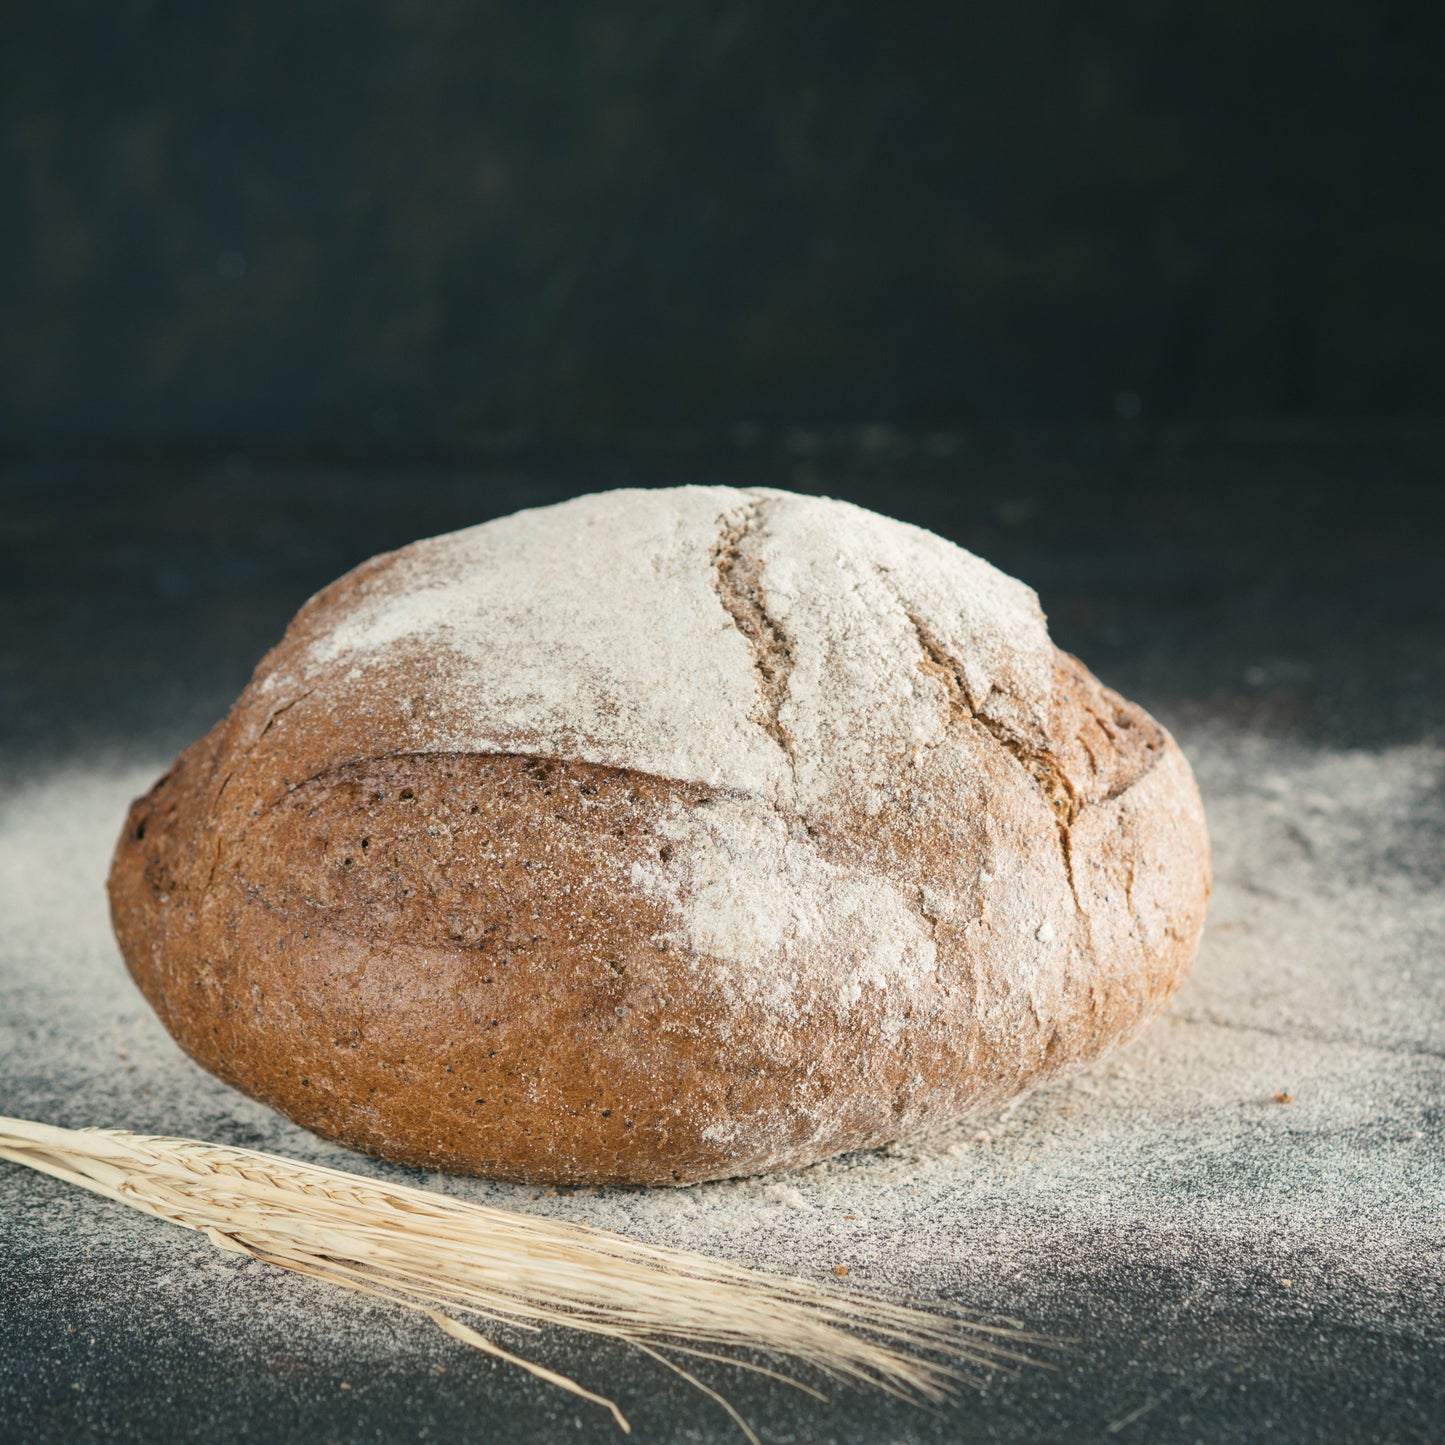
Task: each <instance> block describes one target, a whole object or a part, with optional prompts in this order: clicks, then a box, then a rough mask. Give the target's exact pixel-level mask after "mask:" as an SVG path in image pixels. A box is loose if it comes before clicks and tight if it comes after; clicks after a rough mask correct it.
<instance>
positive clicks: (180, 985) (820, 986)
mask: <svg viewBox="0 0 1445 1445" xmlns="http://www.w3.org/2000/svg"><path fill="white" fill-rule="evenodd" d="M1208 886H1209V883H1208V844H1207V838H1206V835H1205V830H1204V821H1203V814H1202V810H1201V808H1200V804H1199V799H1198V794H1197V791H1196V789H1195V787H1194V783H1193V779H1192V777H1191V775H1190V773H1189V769H1188V765H1187V763H1185V761H1184V759H1183V757H1182V755H1181V754H1180V753H1179V751H1178V749H1177V747H1176V746H1175V745H1174V743H1173V740H1172V739H1171V738H1170V737H1169V736H1168V734H1167V733H1166V732H1164V730H1163V729H1162V728H1160V727H1159V726H1158V725H1157V724H1156V723H1154V722H1153V720H1152V719H1150V718H1149V717H1148V716H1147V714H1145V713H1144V712H1143V711H1142V710H1140V709H1139V708H1137V707H1135V706H1133V705H1132V704H1130V703H1128V702H1126V701H1125V700H1123V699H1122V698H1120V697H1118V696H1117V695H1116V694H1114V693H1112V692H1110V691H1109V690H1108V689H1107V688H1104V687H1103V686H1102V685H1100V684H1099V683H1098V682H1097V681H1096V680H1095V679H1094V678H1093V677H1092V676H1091V675H1090V674H1089V673H1088V671H1087V670H1086V669H1085V668H1084V667H1083V666H1082V664H1080V663H1078V662H1077V661H1076V660H1075V659H1073V658H1070V657H1068V656H1066V655H1065V654H1063V653H1059V652H1058V651H1057V650H1056V649H1054V648H1053V646H1052V644H1051V643H1050V642H1049V640H1048V635H1047V631H1046V628H1045V624H1044V619H1043V615H1042V613H1041V612H1040V610H1039V607H1038V603H1037V599H1036V598H1035V597H1034V594H1033V593H1032V592H1031V591H1030V590H1029V589H1028V588H1026V587H1024V586H1023V585H1022V584H1020V583H1018V582H1015V581H1013V580H1012V579H1010V578H1008V577H1005V576H1004V575H1003V574H1002V573H999V572H998V571H996V570H995V569H994V568H992V567H990V566H988V564H987V563H984V562H982V561H980V560H979V559H978V558H976V557H973V556H971V555H970V554H969V553H966V552H964V551H962V550H961V549H959V548H957V547H954V546H952V545H951V544H950V543H947V542H945V541H943V540H942V539H940V538H937V537H934V536H932V535H931V534H929V533H927V532H923V531H921V530H919V529H917V528H913V527H908V526H905V525H904V524H901V523H897V522H892V521H888V520H886V519H884V518H881V517H878V516H875V515H873V514H871V513H868V512H864V511H862V510H860V509H858V508H856V507H851V506H848V505H847V504H844V503H840V502H831V501H826V500H822V499H817V498H807V497H799V496H794V495H791V494H789V493H783V492H773V491H762V490H756V491H738V490H734V489H731V488H706V487H684V488H676V489H669V490H664V491H624V492H613V493H603V494H599V495H596V496H591V497H583V498H579V499H577V500H576V501H573V502H568V503H564V504H562V505H560V506H557V507H550V508H543V509H539V510H536V511H531V512H523V513H518V514H516V515H515V516H512V517H507V518H503V519H501V520H500V521H497V522H492V523H487V524H485V525H483V526H480V527H476V528H472V529H470V530H468V531H465V532H460V533H455V534H452V535H450V536H447V537H439V538H433V539H430V540H428V541H425V542H419V543H416V544H414V545H413V546H411V547H407V548H404V549H402V550H401V551H399V552H395V553H390V554H387V555H385V556H382V557H379V558H375V559H373V560H372V561H370V562H368V563H366V564H364V565H363V566H362V567H360V568H358V569H356V571H354V572H352V573H350V574H348V575H347V576H346V577H343V578H342V579H340V580H339V581H338V582H336V583H334V584H333V585H332V586H330V587H328V588H327V589H325V590H324V591H323V592H321V593H320V594H318V595H317V596H316V597H315V598H313V599H312V600H311V602H309V603H308V604H307V605H306V606H305V607H304V608H303V609H302V610H301V612H300V613H299V614H298V616H297V618H296V619H295V620H294V621H293V623H292V625H291V627H290V628H289V629H288V632H287V634H286V636H285V638H283V640H282V642H281V643H280V644H279V645H278V646H277V647H276V648H275V649H274V650H273V651H272V652H271V653H270V654H268V656H267V657H266V658H265V659H263V661H262V663H261V664H260V666H259V667H258V668H257V671H256V674H255V676H254V678H253V680H252V682H251V684H250V686H249V687H248V688H247V690H246V692H245V693H244V694H243V695H242V697H241V698H240V700H239V701H238V702H237V704H236V706H235V708H233V710H232V712H231V713H230V714H229V716H228V717H227V718H226V719H225V720H223V722H222V723H221V724H219V725H218V726H217V728H215V729H214V730H213V731H212V732H211V733H210V734H208V735H207V737H205V738H203V739H202V740H200V742H198V743H197V744H195V745H194V746H193V747H192V748H191V749H189V750H188V751H187V752H186V753H185V754H183V755H182V757H181V759H180V760H178V762H177V764H176V766H175V767H174V768H173V769H172V770H171V772H170V773H168V774H167V775H166V777H165V778H163V779H162V780H161V781H160V782H159V783H158V784H157V785H156V787H155V788H154V789H153V790H152V792H151V793H150V794H148V795H147V796H146V797H145V798H142V799H140V800H138V802H137V803H136V805H135V806H134V808H133V809H132V812H131V816H130V818H129V820H128V822H127V825H126V829H125V831H124V833H123V835H122V838H121V841H120V844H119V845H118V847H117V851H116V858H115V863H114V867H113V872H112V878H111V899H112V912H113V917H114V919H115V924H116V930H117V935H118V937H119V938H120V941H121V945H122V949H123V951H124V953H125V956H126V959H127V963H128V965H129V967H130V968H131V971H132V973H133V974H134V975H135V977H136V979H137V981H138V982H139V983H140V985H141V987H142V989H143V990H144V991H145V993H146V995H147V997H148V998H149V999H150V1001H151V1002H152V1004H153V1005H154V1006H155V1007H156V1009H157V1010H158V1012H159V1013H160V1015H161V1017H162V1019H163V1020H164V1021H165V1022H166V1024H167V1026H168V1027H169V1028H170V1029H171V1031H172V1032H173V1033H174V1034H175V1035H176V1037H177V1038H178V1039H179V1041H180V1042H181V1043H182V1045H183V1046H184V1047H185V1048H187V1049H188V1051H189V1052H191V1053H192V1054H193V1056H195V1057H196V1058H197V1059H198V1060H200V1062H202V1063H203V1064H205V1065H206V1067H208V1068H210V1069H212V1070H213V1071H214V1072H216V1073H217V1074H219V1075H220V1076H221V1077H223V1078H225V1079H227V1080H228V1081H229V1082H231V1083H233V1084H235V1085H237V1086H238V1087H240V1088H242V1089H244V1090H246V1091H247V1092H248V1093H251V1094H253V1095H255V1096H256V1097H259V1098H262V1099H264V1100H266V1101H267V1102H268V1103H271V1104H272V1105H274V1106H275V1107H277V1108H279V1109H281V1110H283V1111H284V1112H285V1113H287V1114H289V1115H290V1116H291V1117H293V1118H295V1119H297V1120H298V1121H299V1122H301V1123H303V1124H306V1125H307V1126H308V1127H311V1128H314V1129H316V1130H318V1131H319V1132H322V1133H325V1134H328V1135H331V1136H333V1137H336V1138H339V1139H341V1140H343V1141H344V1142H346V1143H349V1144H352V1145H355V1146H356V1147H359V1148H363V1149H367V1150H370V1151H372V1152H375V1153H379V1154H383V1155H386V1156H387V1157H391V1158H396V1159H402V1160H406V1161H408V1162H414V1163H420V1164H425V1165H428V1166H432V1167H442V1168H448V1169H453V1170H458V1171H471V1172H480V1173H486V1174H492V1175H496V1176H498V1177H508V1178H520V1179H539V1180H553V1181H559V1182H560V1181H569V1182H635V1183H651V1182H664V1183H679V1182H690V1181H693V1180H697V1179H703V1178H713V1177H721V1176H726V1175H731V1174H739V1173H747V1172H753V1171H756V1170H760V1169H765V1168H775V1167H781V1166H784V1165H788V1164H795V1163H803V1162H808V1161H811V1160H814V1159H818V1158H822V1157H826V1156H827V1155H829V1154H832V1153H835V1152H837V1151H839V1150H840V1149H845V1148H852V1147H862V1146H866V1145H873V1144H878V1143H882V1142H886V1141H887V1140H888V1139H891V1138H895V1137H897V1136H898V1135H899V1134H900V1133H902V1132H904V1131H906V1130H910V1129H915V1128H918V1127H923V1126H927V1125H929V1124H933V1123H940V1122H943V1121H945V1120H947V1119H949V1118H952V1117H955V1116H956V1115H957V1114H958V1113H959V1112H961V1111H963V1110H966V1109H967V1108H969V1107H971V1106H973V1105H977V1104H980V1103H983V1102H987V1101H990V1100H994V1099H997V1098H1000V1097H1004V1096H1007V1095H1009V1094H1011V1093H1014V1092H1016V1091H1017V1090H1019V1089H1021V1088H1023V1087H1026V1086H1027V1085H1028V1084H1030V1083H1031V1082H1033V1081H1034V1080H1035V1079H1037V1078H1038V1077H1040V1076H1041V1075H1042V1074H1044V1073H1046V1072H1048V1071H1050V1070H1053V1069H1057V1068H1060V1067H1064V1066H1067V1065H1070V1064H1074V1063H1077V1062H1080V1061H1082V1060H1084V1059H1087V1058H1089V1057H1091V1056H1093V1055H1094V1054H1096V1053H1097V1052H1099V1051H1100V1050H1101V1049H1103V1048H1106V1047H1108V1046H1109V1045H1110V1044H1111V1043H1113V1042H1115V1041H1116V1040H1117V1039H1119V1038H1120V1037H1123V1036H1124V1035H1126V1034H1128V1033H1129V1032H1131V1031H1132V1030H1133V1029H1135V1028H1137V1027H1138V1026H1139V1025H1140V1024H1141V1023H1142V1022H1143V1021H1144V1020H1145V1019H1147V1018H1148V1017H1149V1016H1150V1015H1151V1014H1152V1013H1153V1012H1155V1011H1157V1009H1158V1008H1159V1007H1160V1006H1162V1004H1163V1002H1164V1000H1165V999H1166V998H1167V997H1168V996H1169V994H1170V993H1171V992H1172V991H1173V990H1174V989H1175V988H1176V987H1177V986H1178V984H1179V983H1180V982H1181V981H1182V979H1183V977H1184V974H1185V973H1186V972H1187V970H1188V967H1189V965H1190V963H1191V962H1192V959H1193V955H1194V951H1195V948H1196V946H1197V942H1198V936H1199V932H1200V929H1201V927H1202V923H1203V913H1204V907H1205V901H1206V899H1207V895H1208Z"/></svg>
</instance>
